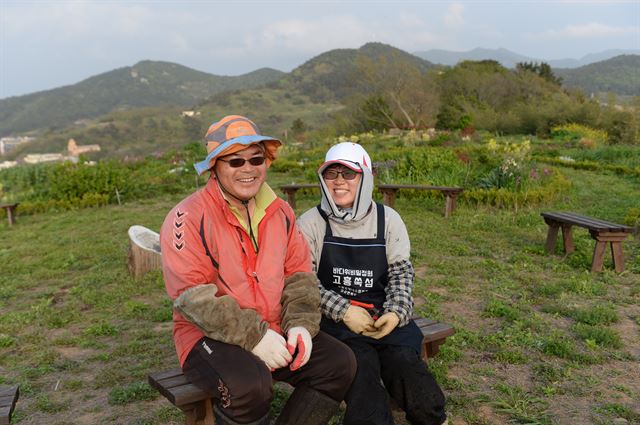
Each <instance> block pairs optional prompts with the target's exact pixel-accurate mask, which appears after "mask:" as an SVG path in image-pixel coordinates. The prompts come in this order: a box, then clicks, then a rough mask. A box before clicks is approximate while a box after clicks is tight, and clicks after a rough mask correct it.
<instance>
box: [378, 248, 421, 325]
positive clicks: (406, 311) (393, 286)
mask: <svg viewBox="0 0 640 425" xmlns="http://www.w3.org/2000/svg"><path fill="white" fill-rule="evenodd" d="M388 274H389V282H388V284H387V287H386V289H385V292H386V293H387V298H386V300H385V302H384V304H383V305H382V308H383V310H384V312H385V313H387V312H389V311H393V312H394V313H396V314H397V315H398V317H399V318H400V323H399V324H398V326H405V325H406V324H408V323H409V321H410V320H411V315H412V314H413V296H412V295H411V292H412V290H413V276H414V273H413V266H412V265H411V261H409V260H401V261H398V262H395V263H393V264H389V270H388Z"/></svg>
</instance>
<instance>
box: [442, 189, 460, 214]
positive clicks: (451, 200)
mask: <svg viewBox="0 0 640 425" xmlns="http://www.w3.org/2000/svg"><path fill="white" fill-rule="evenodd" d="M446 196H447V198H446V200H445V204H444V217H445V218H449V217H450V216H451V214H453V211H454V210H455V209H456V197H457V195H451V194H447V195H446Z"/></svg>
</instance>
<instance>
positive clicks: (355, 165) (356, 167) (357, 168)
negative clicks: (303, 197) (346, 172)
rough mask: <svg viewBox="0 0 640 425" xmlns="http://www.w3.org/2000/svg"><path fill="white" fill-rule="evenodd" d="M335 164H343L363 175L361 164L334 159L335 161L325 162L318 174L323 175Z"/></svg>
mask: <svg viewBox="0 0 640 425" xmlns="http://www.w3.org/2000/svg"><path fill="white" fill-rule="evenodd" d="M333 164H341V165H344V166H345V167H347V168H349V169H351V170H353V171H355V172H357V173H362V167H361V166H360V164H358V163H356V162H351V161H347V160H345V159H334V160H331V161H327V162H325V163H324V164H322V165H321V166H320V168H318V173H320V174H322V172H323V171H324V170H326V169H327V167H329V166H331V165H333Z"/></svg>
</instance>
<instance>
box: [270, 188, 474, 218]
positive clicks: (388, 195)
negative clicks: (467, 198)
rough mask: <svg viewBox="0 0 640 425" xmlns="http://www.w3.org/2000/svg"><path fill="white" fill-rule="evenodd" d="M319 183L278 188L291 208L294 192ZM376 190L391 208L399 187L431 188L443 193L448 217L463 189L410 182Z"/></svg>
mask: <svg viewBox="0 0 640 425" xmlns="http://www.w3.org/2000/svg"><path fill="white" fill-rule="evenodd" d="M319 187H320V185H319V184H311V183H301V184H293V183H292V184H286V185H283V186H280V189H282V191H283V192H284V193H285V195H287V202H288V203H289V205H291V208H293V209H295V208H296V192H297V191H298V190H300V189H317V188H319ZM377 188H378V190H379V191H380V192H382V196H383V201H382V202H383V203H384V204H385V205H387V206H389V207H391V208H393V205H394V204H395V201H396V192H398V190H400V189H412V190H433V191H438V192H442V193H444V196H445V205H444V216H445V217H449V216H451V214H453V211H454V210H455V209H456V199H457V198H458V195H460V194H461V193H462V191H463V190H464V189H463V188H461V187H443V186H419V185H410V184H379V185H378V186H377Z"/></svg>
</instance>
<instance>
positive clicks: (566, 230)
mask: <svg viewBox="0 0 640 425" xmlns="http://www.w3.org/2000/svg"><path fill="white" fill-rule="evenodd" d="M562 241H563V242H564V252H565V254H571V253H572V252H573V251H575V250H576V247H575V246H574V245H573V236H572V235H571V225H570V224H563V225H562Z"/></svg>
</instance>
